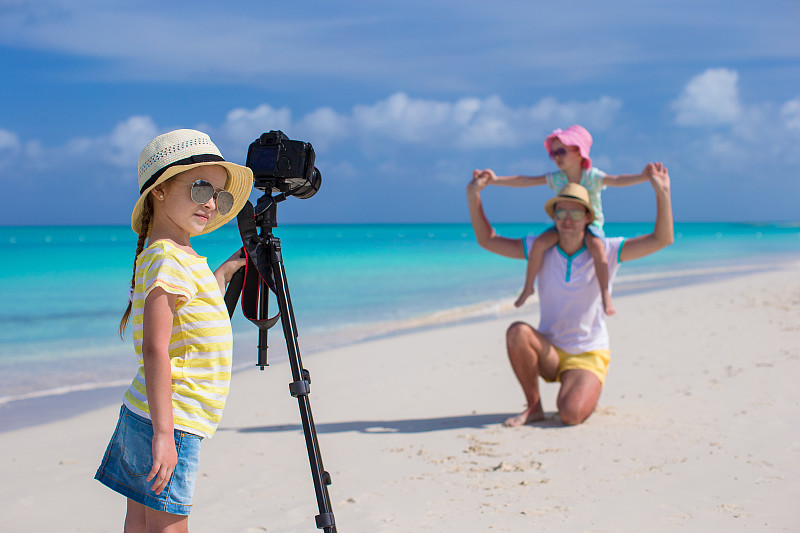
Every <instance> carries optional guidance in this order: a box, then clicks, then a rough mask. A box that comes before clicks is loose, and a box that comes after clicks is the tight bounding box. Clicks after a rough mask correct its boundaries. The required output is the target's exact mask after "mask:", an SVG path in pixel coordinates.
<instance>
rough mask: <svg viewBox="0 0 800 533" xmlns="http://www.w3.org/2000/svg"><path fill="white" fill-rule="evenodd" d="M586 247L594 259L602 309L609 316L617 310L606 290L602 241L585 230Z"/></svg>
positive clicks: (604, 248)
mask: <svg viewBox="0 0 800 533" xmlns="http://www.w3.org/2000/svg"><path fill="white" fill-rule="evenodd" d="M586 247H587V248H589V253H591V254H592V259H593V260H594V271H595V274H596V275H597V283H598V284H599V285H600V295H601V296H602V298H603V309H604V310H605V312H606V314H607V315H609V316H611V315H613V314H615V313H616V312H617V311H616V310H615V309H614V305H613V304H612V303H611V291H609V290H608V257H606V247H605V245H604V244H603V241H602V240H600V239H598V238H597V237H595V236H594V235H593V234H592V233H590V232H589V231H587V232H586Z"/></svg>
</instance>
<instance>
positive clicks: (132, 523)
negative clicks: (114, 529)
mask: <svg viewBox="0 0 800 533" xmlns="http://www.w3.org/2000/svg"><path fill="white" fill-rule="evenodd" d="M124 531H125V533H145V531H147V519H146V518H145V513H144V505H142V504H141V503H139V502H135V501H133V500H131V499H128V513H127V514H126V515H125V529H124Z"/></svg>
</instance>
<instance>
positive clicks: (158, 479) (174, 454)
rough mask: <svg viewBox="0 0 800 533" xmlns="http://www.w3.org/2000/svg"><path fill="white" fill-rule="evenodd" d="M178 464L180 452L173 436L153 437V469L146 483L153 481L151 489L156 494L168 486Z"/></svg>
mask: <svg viewBox="0 0 800 533" xmlns="http://www.w3.org/2000/svg"><path fill="white" fill-rule="evenodd" d="M177 464H178V450H177V449H176V448H175V438H174V436H173V435H166V434H165V435H161V434H155V435H153V468H152V469H150V473H149V474H147V479H146V481H148V482H149V481H151V480H155V481H153V485H152V487H150V489H151V490H152V491H153V492H155V493H156V494H161V491H162V490H164V488H165V487H166V486H167V483H169V480H170V478H172V472H173V471H174V470H175V465H177Z"/></svg>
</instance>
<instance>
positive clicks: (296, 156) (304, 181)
mask: <svg viewBox="0 0 800 533" xmlns="http://www.w3.org/2000/svg"><path fill="white" fill-rule="evenodd" d="M315 160H316V156H315V154H314V147H313V146H311V143H307V142H303V141H293V140H291V139H289V138H288V137H287V136H286V135H285V134H284V133H283V132H282V131H275V130H273V131H270V132H268V133H263V134H261V137H259V138H258V139H256V140H255V141H253V143H252V144H251V145H250V148H249V149H248V150H247V163H246V165H247V166H248V167H249V168H250V169H251V170H252V171H253V178H254V187H256V188H257V189H260V190H262V191H264V192H267V191H270V192H272V193H283V194H285V195H286V196H296V197H297V198H303V199H305V198H311V197H312V196H314V195H315V194H317V191H319V188H320V186H321V185H322V174H320V172H319V169H318V168H317V167H315V166H314V162H315Z"/></svg>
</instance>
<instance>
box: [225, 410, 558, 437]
mask: <svg viewBox="0 0 800 533" xmlns="http://www.w3.org/2000/svg"><path fill="white" fill-rule="evenodd" d="M513 415H514V413H496V414H486V415H465V416H452V417H445V418H417V419H411V420H365V421H355V422H330V423H324V424H316V429H317V433H345V432H347V431H357V432H359V433H378V434H380V433H427V432H431V431H442V430H448V429H467V428H475V429H486V428H489V427H491V426H499V425H502V424H503V422H504V421H505V420H506V419H507V418H509V417H510V416H513ZM528 425H529V426H533V427H537V428H563V427H565V426H564V425H563V424H562V423H561V419H560V418H559V417H558V414H557V413H547V418H545V419H544V420H542V421H540V422H535V423H533V424H528ZM302 429H303V428H302V426H301V425H300V424H281V425H275V426H258V427H243V428H225V429H222V428H220V430H221V431H226V430H227V431H238V432H240V433H279V432H282V431H301V430H302Z"/></svg>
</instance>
